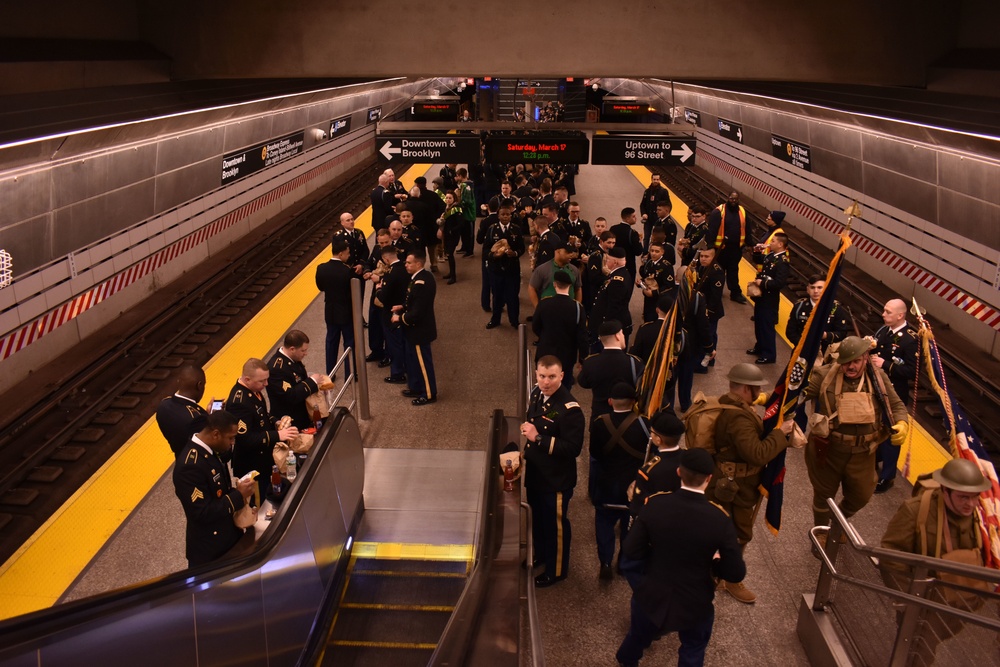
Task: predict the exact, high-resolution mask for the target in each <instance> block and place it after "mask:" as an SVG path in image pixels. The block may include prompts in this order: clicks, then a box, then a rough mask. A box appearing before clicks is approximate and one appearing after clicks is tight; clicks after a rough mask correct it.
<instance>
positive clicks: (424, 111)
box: [411, 99, 459, 120]
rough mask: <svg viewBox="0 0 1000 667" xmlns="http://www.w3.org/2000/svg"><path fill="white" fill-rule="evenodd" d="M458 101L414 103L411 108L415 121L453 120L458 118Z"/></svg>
mask: <svg viewBox="0 0 1000 667" xmlns="http://www.w3.org/2000/svg"><path fill="white" fill-rule="evenodd" d="M458 104H459V102H458V100H457V99H456V100H440V101H433V102H414V104H413V106H412V107H411V112H412V113H413V117H414V118H415V119H417V120H455V119H456V118H458Z"/></svg>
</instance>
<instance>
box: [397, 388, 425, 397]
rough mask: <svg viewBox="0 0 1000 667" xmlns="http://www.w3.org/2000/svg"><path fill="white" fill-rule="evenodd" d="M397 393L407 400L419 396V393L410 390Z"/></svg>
mask: <svg viewBox="0 0 1000 667" xmlns="http://www.w3.org/2000/svg"><path fill="white" fill-rule="evenodd" d="M399 393H401V394H402V395H403V396H406V397H407V398H413V397H414V396H419V395H420V392H419V391H413V390H412V389H404V390H403V391H401V392H399Z"/></svg>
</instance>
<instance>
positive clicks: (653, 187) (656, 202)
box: [639, 174, 677, 251]
mask: <svg viewBox="0 0 1000 667" xmlns="http://www.w3.org/2000/svg"><path fill="white" fill-rule="evenodd" d="M657 209H661V210H662V211H664V215H663V218H666V217H667V216H669V215H670V211H671V210H673V203H672V202H671V201H670V191H669V190H667V189H666V188H665V187H663V184H662V183H661V182H660V175H659V174H653V175H652V176H651V177H650V179H649V187H648V188H646V189H645V190H644V191H643V193H642V201H641V202H640V203H639V213H640V214H641V216H642V230H643V237H644V239H645V241H646V244H647V245H646V246H645V247H644V248H643V251H645V250H647V249H648V248H649V246H648V243H649V239H650V236H651V233H652V230H653V227H654V226H655V225H656V224H657V222H659V223H660V224H661V225H662V224H663V222H662V218H660V217H659V215H658V213H660V211H658V210H657ZM668 237H669V232H668ZM676 239H677V231H676V228H675V230H674V240H676ZM669 243H670V245H674V241H673V240H671V241H669Z"/></svg>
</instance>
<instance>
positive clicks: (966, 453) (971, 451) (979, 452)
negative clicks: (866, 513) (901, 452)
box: [904, 300, 1000, 569]
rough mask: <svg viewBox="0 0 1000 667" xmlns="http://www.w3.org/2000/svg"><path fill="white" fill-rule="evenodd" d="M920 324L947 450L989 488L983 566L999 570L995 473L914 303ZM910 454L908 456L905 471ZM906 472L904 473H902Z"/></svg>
mask: <svg viewBox="0 0 1000 667" xmlns="http://www.w3.org/2000/svg"><path fill="white" fill-rule="evenodd" d="M912 312H914V313H916V315H917V321H918V322H919V324H920V329H919V332H918V335H919V336H920V350H921V357H922V359H923V361H924V364H923V366H924V368H925V370H926V372H927V377H928V379H929V380H930V384H931V387H932V388H933V389H934V393H936V394H937V397H938V399H939V400H940V401H941V408H942V410H943V412H944V415H945V422H946V425H947V426H948V429H949V438H948V447H949V449H950V450H951V455H952V457H953V458H963V459H966V460H969V461H972V462H973V463H975V464H976V465H977V466H979V468H980V469H981V470H982V471H983V474H984V475H985V476H986V479H988V480H989V481H990V488H989V489H987V490H986V491H984V492H982V493H981V494H979V509H980V512H979V522H980V523H979V528H980V530H981V532H982V536H983V544H984V545H986V546H988V547H989V548H988V549H985V551H986V553H985V554H984V564H985V565H986V567H992V568H994V569H1000V482H998V481H997V473H996V469H995V468H994V466H993V462H992V461H991V460H990V456H989V454H987V453H986V448H985V447H983V443H982V441H981V440H980V439H979V437H978V436H977V435H976V431H975V429H973V428H972V424H970V423H969V419H968V417H966V416H965V411H964V410H962V407H961V406H960V405H959V404H958V401H956V400H955V397H954V396H952V394H951V392H950V391H949V390H948V382H947V380H946V378H945V376H944V366H943V365H942V363H941V353H940V351H939V350H938V346H937V341H935V340H934V333H933V332H932V331H931V327H930V324H928V323H927V320H925V319H924V317H923V315H922V313H921V311H920V307H919V306H917V302H916V300H914V301H913V311H912ZM908 465H909V453H907V467H908ZM905 472H906V470H905V469H904V473H905Z"/></svg>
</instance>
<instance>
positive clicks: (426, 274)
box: [392, 250, 437, 406]
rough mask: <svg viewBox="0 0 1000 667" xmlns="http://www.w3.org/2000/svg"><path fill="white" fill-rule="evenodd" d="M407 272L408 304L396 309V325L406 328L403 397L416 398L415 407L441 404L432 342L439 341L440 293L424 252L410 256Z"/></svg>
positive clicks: (394, 312)
mask: <svg viewBox="0 0 1000 667" xmlns="http://www.w3.org/2000/svg"><path fill="white" fill-rule="evenodd" d="M405 266H406V272H407V273H409V274H410V282H409V284H408V285H407V287H406V301H405V302H404V304H403V305H401V306H393V307H392V313H393V315H392V323H393V324H397V325H399V326H401V327H402V328H403V337H404V339H405V341H406V348H405V350H404V358H405V360H406V383H407V388H406V389H404V390H403V396H406V397H407V398H412V399H413V400H412V401H411V403H413V405H417V406H420V405H427V404H429V403H434V402H435V401H437V381H436V379H435V377H434V359H433V358H432V357H431V342H433V341H434V340H435V339H437V323H436V322H435V320H434V295H435V294H436V292H437V289H436V284H435V282H434V276H433V275H431V272H430V271H428V270H426V269H424V253H423V250H421V251H420V252H419V253H410V254H408V255H407V256H406V265H405Z"/></svg>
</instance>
